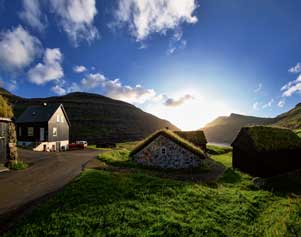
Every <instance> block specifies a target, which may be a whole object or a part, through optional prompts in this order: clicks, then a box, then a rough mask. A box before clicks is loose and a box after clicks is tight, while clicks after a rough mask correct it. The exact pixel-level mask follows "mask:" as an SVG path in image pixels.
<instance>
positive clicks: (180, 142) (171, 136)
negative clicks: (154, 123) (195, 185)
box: [130, 129, 206, 159]
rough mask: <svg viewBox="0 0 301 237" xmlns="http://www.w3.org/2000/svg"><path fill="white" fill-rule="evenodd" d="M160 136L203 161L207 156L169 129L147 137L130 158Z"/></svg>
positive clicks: (132, 152)
mask: <svg viewBox="0 0 301 237" xmlns="http://www.w3.org/2000/svg"><path fill="white" fill-rule="evenodd" d="M160 135H162V136H165V137H167V138H169V139H171V140H172V141H174V142H175V143H177V144H178V145H180V146H182V147H184V148H185V149H187V150H189V151H191V152H192V153H194V154H195V155H198V156H200V157H201V158H202V159H205V157H206V155H205V153H204V152H203V151H202V150H201V149H200V148H198V147H196V146H195V145H193V144H192V143H190V142H189V141H187V140H185V139H184V138H182V137H180V136H178V135H177V134H175V133H174V132H172V131H170V130H167V129H163V130H159V131H157V132H155V133H153V134H151V135H150V136H149V137H147V138H146V139H145V140H143V141H142V142H141V143H139V144H138V145H137V146H136V147H135V148H134V149H133V150H132V151H131V153H130V156H133V155H135V154H136V153H137V152H139V151H141V150H142V149H143V148H144V147H146V146H147V145H148V144H150V143H151V142H152V141H154V140H155V139H156V138H157V137H159V136H160Z"/></svg>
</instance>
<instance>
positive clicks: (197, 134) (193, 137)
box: [174, 130, 207, 151]
mask: <svg viewBox="0 0 301 237" xmlns="http://www.w3.org/2000/svg"><path fill="white" fill-rule="evenodd" d="M174 133H175V134H177V135H178V136H180V137H181V138H183V139H185V140H187V141H189V142H190V143H192V144H193V145H195V146H197V147H200V148H201V149H202V150H203V151H206V150H207V139H206V136H205V134H204V132H203V131H201V130H198V131H175V132H174Z"/></svg>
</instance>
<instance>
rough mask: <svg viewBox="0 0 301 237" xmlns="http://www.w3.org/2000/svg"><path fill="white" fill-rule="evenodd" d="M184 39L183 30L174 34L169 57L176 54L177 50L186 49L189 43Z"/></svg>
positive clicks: (168, 50)
mask: <svg viewBox="0 0 301 237" xmlns="http://www.w3.org/2000/svg"><path fill="white" fill-rule="evenodd" d="M182 37H183V32H182V30H178V31H176V32H175V33H174V35H173V37H172V38H171V39H170V40H169V44H168V49H167V55H172V54H174V53H175V51H176V50H177V49H184V48H186V45H187V41H186V40H184V39H182Z"/></svg>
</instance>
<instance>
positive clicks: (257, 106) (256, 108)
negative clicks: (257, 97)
mask: <svg viewBox="0 0 301 237" xmlns="http://www.w3.org/2000/svg"><path fill="white" fill-rule="evenodd" d="M259 107H260V103H259V102H257V101H256V102H255V103H254V104H253V109H254V110H258V109H259Z"/></svg>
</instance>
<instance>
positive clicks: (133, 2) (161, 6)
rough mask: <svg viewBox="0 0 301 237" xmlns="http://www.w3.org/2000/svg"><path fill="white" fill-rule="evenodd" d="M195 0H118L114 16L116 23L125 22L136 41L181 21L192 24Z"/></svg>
mask: <svg viewBox="0 0 301 237" xmlns="http://www.w3.org/2000/svg"><path fill="white" fill-rule="evenodd" d="M197 7H198V6H197V3H196V1H195V0H181V1H175V0H143V1H141V0H119V4H118V9H117V11H116V18H117V23H118V24H127V25H128V26H129V29H130V31H131V34H132V35H133V36H134V37H135V38H136V40H137V41H142V40H144V39H146V38H147V37H148V36H149V35H150V34H152V33H163V34H165V33H166V31H168V30H173V29H175V28H177V27H179V26H180V25H181V24H182V23H190V24H194V23H196V22H197V21H198V19H197V17H196V16H193V13H194V11H195V10H196V8H197Z"/></svg>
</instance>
